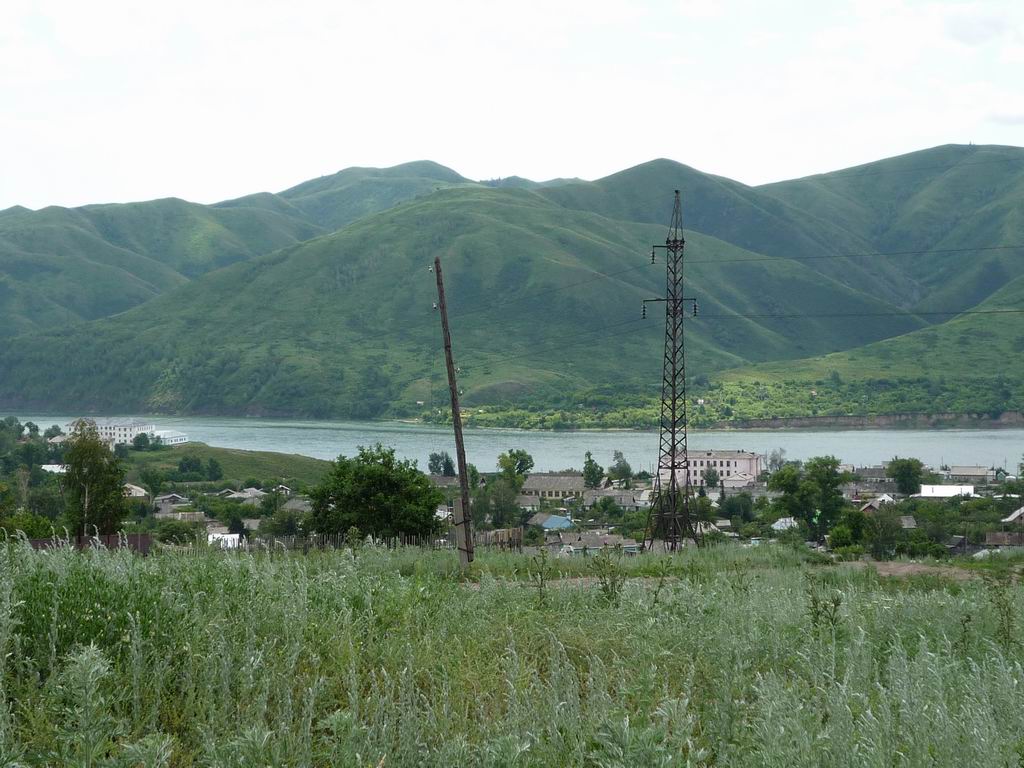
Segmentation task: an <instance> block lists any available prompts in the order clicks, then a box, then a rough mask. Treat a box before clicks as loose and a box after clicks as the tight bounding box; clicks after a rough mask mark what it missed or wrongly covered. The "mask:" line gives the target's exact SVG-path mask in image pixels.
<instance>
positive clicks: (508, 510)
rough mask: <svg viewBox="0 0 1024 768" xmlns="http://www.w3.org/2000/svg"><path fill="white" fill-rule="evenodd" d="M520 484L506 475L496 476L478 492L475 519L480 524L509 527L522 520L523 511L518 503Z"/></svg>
mask: <svg viewBox="0 0 1024 768" xmlns="http://www.w3.org/2000/svg"><path fill="white" fill-rule="evenodd" d="M518 495H519V486H518V485H517V484H515V481H513V480H509V479H508V478H506V477H503V476H502V477H496V478H494V479H493V480H492V481H491V482H490V483H488V484H487V486H486V487H485V488H481V489H480V491H479V492H478V493H477V498H476V503H475V504H474V505H473V519H474V521H475V522H476V523H477V524H478V525H480V526H484V525H488V524H489V525H491V526H492V527H494V528H509V527H513V526H518V525H519V524H520V523H521V522H522V517H523V512H522V510H521V509H520V507H519V504H518V503H516V499H517V497H518Z"/></svg>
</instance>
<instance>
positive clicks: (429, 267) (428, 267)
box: [427, 264, 434, 272]
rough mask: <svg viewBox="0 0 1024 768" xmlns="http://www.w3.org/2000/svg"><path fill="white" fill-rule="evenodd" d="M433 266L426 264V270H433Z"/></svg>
mask: <svg viewBox="0 0 1024 768" xmlns="http://www.w3.org/2000/svg"><path fill="white" fill-rule="evenodd" d="M433 271H434V268H433V267H432V266H431V265H429V264H428V265H427V272H433Z"/></svg>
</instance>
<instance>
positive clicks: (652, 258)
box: [651, 248, 654, 264]
mask: <svg viewBox="0 0 1024 768" xmlns="http://www.w3.org/2000/svg"><path fill="white" fill-rule="evenodd" d="M653 263H654V249H653V248H651V264H653Z"/></svg>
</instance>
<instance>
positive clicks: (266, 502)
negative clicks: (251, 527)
mask: <svg viewBox="0 0 1024 768" xmlns="http://www.w3.org/2000/svg"><path fill="white" fill-rule="evenodd" d="M283 504H284V496H282V495H281V494H280V493H278V492H277V491H271V492H270V493H268V494H267V495H266V496H264V497H263V498H262V499H260V515H261V516H262V517H270V516H272V515H274V514H276V513H277V511H278V510H279V509H281V506H282V505H283Z"/></svg>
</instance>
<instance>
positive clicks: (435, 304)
mask: <svg viewBox="0 0 1024 768" xmlns="http://www.w3.org/2000/svg"><path fill="white" fill-rule="evenodd" d="M434 309H437V302H436V301H435V302H434Z"/></svg>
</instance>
